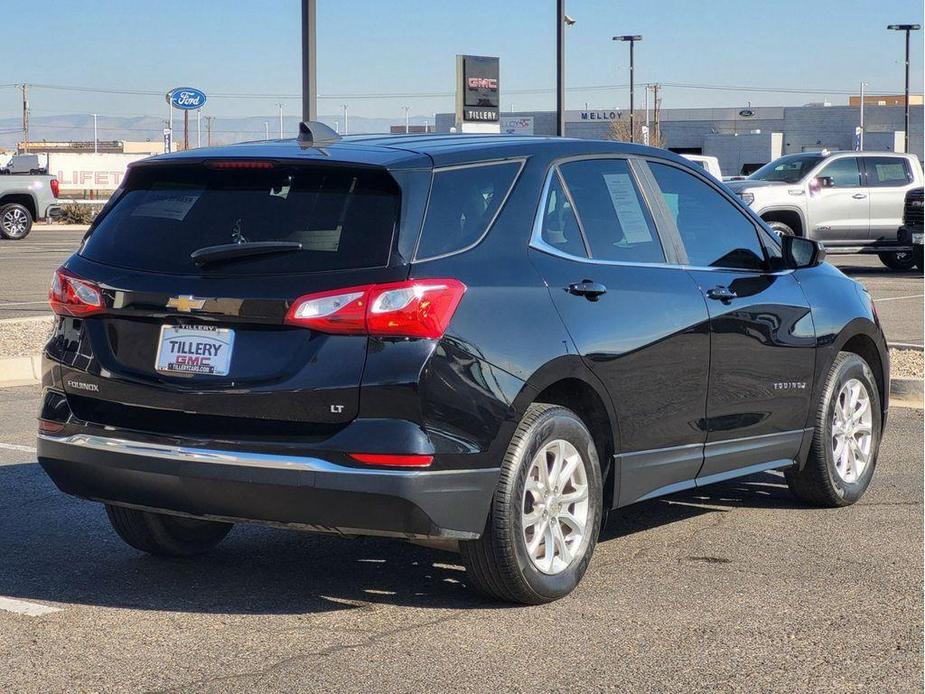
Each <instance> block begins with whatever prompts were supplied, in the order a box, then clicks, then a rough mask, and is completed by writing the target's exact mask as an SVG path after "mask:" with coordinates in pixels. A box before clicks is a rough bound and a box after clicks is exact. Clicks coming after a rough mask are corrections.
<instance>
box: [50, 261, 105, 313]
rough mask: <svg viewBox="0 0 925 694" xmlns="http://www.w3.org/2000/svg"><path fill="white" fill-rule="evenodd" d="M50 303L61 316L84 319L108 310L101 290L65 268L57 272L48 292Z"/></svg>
mask: <svg viewBox="0 0 925 694" xmlns="http://www.w3.org/2000/svg"><path fill="white" fill-rule="evenodd" d="M48 303H49V304H50V305H51V310H52V311H54V312H55V313H57V314H58V315H59V316H76V317H78V318H83V317H85V316H92V315H93V314H94V313H102V312H103V311H104V310H106V305H105V303H104V302H103V293H102V292H101V291H100V288H99V287H98V286H96V285H95V284H94V283H93V282H90V281H88V280H85V279H81V278H80V277H78V276H77V275H75V274H73V273H72V272H69V271H68V270H65V269H64V268H63V267H59V268H58V269H57V270H55V275H54V277H53V278H52V281H51V290H50V291H49V292H48Z"/></svg>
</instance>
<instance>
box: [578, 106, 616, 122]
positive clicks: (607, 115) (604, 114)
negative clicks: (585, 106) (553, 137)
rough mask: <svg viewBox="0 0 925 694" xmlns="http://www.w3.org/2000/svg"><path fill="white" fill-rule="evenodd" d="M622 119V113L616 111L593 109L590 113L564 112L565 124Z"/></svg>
mask: <svg viewBox="0 0 925 694" xmlns="http://www.w3.org/2000/svg"><path fill="white" fill-rule="evenodd" d="M621 118H623V111H620V110H618V109H615V108H614V109H595V110H590V111H566V112H565V122H566V123H589V122H597V121H614V120H620V119H621Z"/></svg>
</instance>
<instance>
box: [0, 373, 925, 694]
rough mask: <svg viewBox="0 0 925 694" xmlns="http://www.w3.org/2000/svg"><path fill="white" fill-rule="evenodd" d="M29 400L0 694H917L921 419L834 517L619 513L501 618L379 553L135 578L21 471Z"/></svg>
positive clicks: (102, 535) (771, 499) (358, 546)
mask: <svg viewBox="0 0 925 694" xmlns="http://www.w3.org/2000/svg"><path fill="white" fill-rule="evenodd" d="M38 398H39V389H38V388H37V387H34V386H30V387H25V388H7V389H2V390H0V409H2V411H3V412H5V413H7V416H6V417H4V419H3V421H2V423H0V596H3V597H2V598H0V663H2V666H0V691H4V692H59V691H170V690H175V691H195V692H231V691H254V690H260V691H286V692H289V691H420V690H428V691H441V690H452V691H457V690H463V691H478V692H483V691H579V690H608V689H611V690H620V691H734V690H738V691H797V690H815V691H820V690H824V691H831V692H836V691H909V692H912V691H921V684H922V638H921V637H922V627H923V624H922V609H923V606H922V571H923V566H922V541H923V537H922V494H923V475H922V449H921V441H922V436H923V431H922V411H921V410H914V409H901V408H894V410H893V412H892V413H891V422H890V428H889V432H888V435H887V436H886V438H885V440H884V443H883V448H882V449H881V456H880V464H879V468H878V470H877V474H876V475H875V477H874V481H873V483H872V486H871V488H870V490H869V492H868V494H867V495H866V496H865V497H864V499H863V500H862V501H861V502H860V503H858V504H857V505H855V506H852V507H849V508H846V509H838V510H818V509H811V508H807V507H804V506H801V505H800V504H798V503H796V502H795V501H794V500H793V499H792V497H791V496H790V495H789V493H788V491H787V489H786V487H785V486H783V481H782V478H781V477H780V476H779V475H777V474H762V475H758V476H754V477H751V478H747V479H745V480H742V481H738V482H736V483H728V484H723V485H719V486H715V487H713V488H708V489H705V490H700V491H698V492H692V493H683V494H677V495H674V496H671V497H668V498H665V499H661V500H656V501H650V502H645V503H642V504H638V505H636V506H633V507H630V508H627V509H624V510H621V511H620V512H617V513H614V514H613V515H612V516H611V519H610V523H609V524H608V526H607V528H606V530H605V533H604V537H603V540H602V542H601V543H600V544H599V545H598V550H597V553H596V554H595V557H594V561H593V562H592V565H591V568H590V570H589V572H588V574H587V576H586V577H585V580H584V582H583V583H582V585H581V586H580V587H579V588H578V590H576V591H575V593H574V594H573V595H571V596H570V597H568V598H566V599H564V600H561V601H559V602H557V603H554V604H552V605H548V606H544V607H536V608H523V607H507V606H503V605H498V604H494V603H489V602H486V601H484V600H482V599H481V598H479V597H477V596H475V595H473V594H471V593H470V592H469V591H468V590H467V589H466V586H465V583H466V574H465V571H464V570H463V569H462V568H461V567H460V566H459V565H458V563H457V558H456V556H455V555H454V554H450V553H442V552H434V551H431V550H428V549H424V548H421V547H415V546H411V545H406V544H403V543H400V542H397V541H391V540H381V539H358V540H345V539H339V538H329V537H323V536H313V535H307V534H300V533H295V532H286V531H281V530H270V529H263V528H245V527H238V528H236V529H235V530H234V531H233V532H232V534H231V535H230V536H229V538H228V539H227V540H226V541H225V543H223V544H222V545H220V546H219V547H218V548H217V549H216V550H215V551H213V552H211V553H210V554H208V555H206V556H203V557H200V558H198V559H196V560H182V561H181V560H158V559H154V558H151V557H148V556H145V555H142V554H140V553H138V552H136V551H134V550H132V549H130V548H128V547H127V546H125V545H123V544H122V543H121V541H119V540H118V539H117V538H116V536H115V535H114V533H113V532H112V531H111V530H110V528H109V526H108V523H107V521H106V519H105V515H104V513H103V510H102V508H101V506H99V505H98V504H93V503H90V502H84V501H78V500H76V499H73V498H71V497H67V496H64V495H63V494H61V493H59V492H58V491H57V490H56V489H55V488H54V486H53V485H52V483H51V482H50V481H49V480H48V479H47V478H46V477H45V476H44V474H43V473H42V471H41V469H40V468H39V467H38V465H37V464H36V463H35V462H34V455H33V453H32V448H31V447H32V446H33V431H34V419H33V417H34V412H35V410H36V407H37V402H38ZM52 610H53V611H52ZM23 611H26V612H30V611H31V612H32V613H33V615H30V614H22V613H21V612H23ZM35 613H41V614H35Z"/></svg>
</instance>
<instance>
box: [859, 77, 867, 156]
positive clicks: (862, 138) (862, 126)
mask: <svg viewBox="0 0 925 694" xmlns="http://www.w3.org/2000/svg"><path fill="white" fill-rule="evenodd" d="M866 85H867V82H861V122H860V124H859V125H860V128H861V133H860V135H858V151H860V152H863V151H864V87H865V86H866Z"/></svg>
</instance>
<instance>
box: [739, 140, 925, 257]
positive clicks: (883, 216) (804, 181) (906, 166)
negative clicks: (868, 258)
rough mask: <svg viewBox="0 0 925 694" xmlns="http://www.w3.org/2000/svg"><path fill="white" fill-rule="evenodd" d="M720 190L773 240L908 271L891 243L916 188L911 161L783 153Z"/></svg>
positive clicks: (908, 251)
mask: <svg viewBox="0 0 925 694" xmlns="http://www.w3.org/2000/svg"><path fill="white" fill-rule="evenodd" d="M727 185H728V186H729V187H730V188H731V189H732V190H733V191H735V192H736V193H737V194H738V195H739V196H740V197H741V198H742V200H743V201H745V202H746V203H747V204H748V205H749V206H750V207H751V208H752V209H753V210H755V211H756V212H757V213H758V214H759V215H760V216H761V217H762V219H764V220H765V221H766V222H767V223H768V225H769V226H770V227H771V228H772V229H774V230H775V231H777V232H778V233H779V234H796V235H797V236H806V237H808V238H811V239H813V240H815V241H822V242H824V243H825V245H826V247H827V248H828V249H829V251H830V252H835V253H876V254H877V255H878V256H879V257H880V260H881V261H882V262H883V264H884V265H886V266H887V267H889V268H891V269H894V270H905V271H908V270H911V269H912V268H913V267H915V264H916V256H915V254H914V253H913V248H912V246H911V245H909V244H908V242H905V243H903V242H901V241H900V240H899V238H898V236H897V234H898V231H899V228H900V227H901V226H902V224H903V221H902V218H903V204H904V202H905V198H906V193H907V192H908V191H909V190H911V189H912V188H915V187H917V186H921V185H922V167H921V164H920V163H919V160H918V158H916V157H915V156H914V155H911V154H898V153H895V152H833V153H829V152H825V151H823V152H806V153H802V154H789V155H787V156H784V157H781V158H780V159H775V160H774V161H772V162H771V163H770V164H766V165H765V166H763V167H761V168H760V169H758V171H756V172H755V173H753V174H752V175H751V176H749V177H748V178H746V179H744V180H741V181H730V182H729V183H728V184H727Z"/></svg>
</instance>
